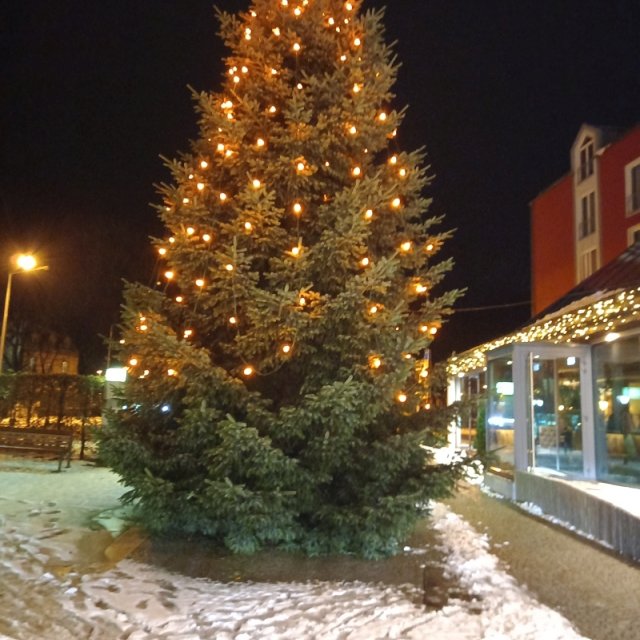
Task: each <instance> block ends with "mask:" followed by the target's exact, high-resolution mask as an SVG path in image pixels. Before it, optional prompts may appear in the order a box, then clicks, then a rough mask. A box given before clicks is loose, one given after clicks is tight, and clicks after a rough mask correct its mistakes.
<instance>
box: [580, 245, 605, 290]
mask: <svg viewBox="0 0 640 640" xmlns="http://www.w3.org/2000/svg"><path fill="white" fill-rule="evenodd" d="M598 254H599V252H598V248H597V247H590V248H589V249H585V250H584V251H581V252H580V257H579V262H578V268H579V270H580V272H579V274H578V276H579V282H582V281H583V280H584V279H585V278H588V277H589V276H590V275H591V274H592V273H595V272H596V271H597V270H598V269H599V266H600V260H599V255H598Z"/></svg>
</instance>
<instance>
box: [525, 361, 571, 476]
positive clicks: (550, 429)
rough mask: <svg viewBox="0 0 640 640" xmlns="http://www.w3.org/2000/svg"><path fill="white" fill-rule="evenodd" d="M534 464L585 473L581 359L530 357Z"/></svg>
mask: <svg viewBox="0 0 640 640" xmlns="http://www.w3.org/2000/svg"><path fill="white" fill-rule="evenodd" d="M528 365H529V366H528V368H529V381H530V393H529V400H530V402H529V406H530V412H531V415H530V424H531V440H532V441H531V457H532V460H531V463H532V466H533V467H538V468H544V469H553V470H555V471H560V472H565V473H573V474H576V473H577V474H582V471H583V451H582V427H583V425H582V414H583V412H582V406H581V395H580V390H581V389H580V358H579V357H577V356H574V355H569V356H563V357H557V356H551V355H548V354H547V355H536V354H535V353H534V352H532V353H530V354H529V363H528Z"/></svg>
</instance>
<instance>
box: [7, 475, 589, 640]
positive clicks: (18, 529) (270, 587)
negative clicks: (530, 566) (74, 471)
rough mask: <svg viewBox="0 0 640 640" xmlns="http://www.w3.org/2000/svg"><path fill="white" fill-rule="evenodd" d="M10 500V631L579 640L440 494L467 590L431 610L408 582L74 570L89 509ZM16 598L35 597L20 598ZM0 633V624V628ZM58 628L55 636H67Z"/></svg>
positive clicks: (200, 637)
mask: <svg viewBox="0 0 640 640" xmlns="http://www.w3.org/2000/svg"><path fill="white" fill-rule="evenodd" d="M16 477H17V474H16ZM105 477H106V476H105ZM85 488H86V487H85ZM13 489H15V492H14V496H15V498H17V497H18V494H19V492H18V489H17V488H16V487H14V488H13ZM31 495H33V494H31ZM60 495H62V494H60ZM102 495H104V497H105V500H103V501H102V503H101V504H100V505H99V507H98V508H97V509H95V510H94V513H95V511H99V510H103V511H104V510H105V509H109V507H110V506H115V505H113V504H112V505H110V503H109V501H108V500H107V499H106V498H107V495H108V492H106V491H104V492H103V494H102ZM15 498H14V501H6V500H4V501H3V500H0V509H1V510H2V512H3V515H4V519H3V521H2V522H1V523H0V581H1V582H2V584H4V585H11V589H8V590H7V591H6V592H5V593H3V599H2V601H0V621H1V620H2V619H3V618H4V619H6V620H11V621H12V624H11V628H12V629H13V630H14V631H15V630H16V629H21V630H22V631H21V632H20V634H19V635H18V636H16V637H21V638H26V637H29V638H39V637H47V633H44V632H39V631H37V630H38V629H43V628H48V627H43V625H50V627H51V628H57V629H60V630H64V629H69V628H73V629H76V630H78V634H79V635H78V637H80V635H81V636H82V637H96V638H98V637H99V638H104V639H105V640H108V639H109V638H113V639H114V640H115V639H116V638H125V637H126V638H129V639H130V640H152V639H157V638H164V639H167V640H190V639H193V640H196V639H197V640H210V639H211V640H212V639H216V640H224V639H227V638H228V639H229V640H240V639H244V640H258V639H260V640H262V639H263V638H269V640H300V639H302V638H322V639H323V640H375V639H382V638H402V639H403V640H424V639H425V638H429V640H445V639H446V640H489V639H491V640H585V639H584V638H583V636H580V635H579V634H578V633H577V632H576V631H575V630H574V628H573V627H572V625H571V624H570V623H569V622H568V621H567V620H566V618H564V617H562V616H561V615H560V614H559V613H557V612H555V611H553V610H552V609H550V608H548V607H546V606H544V605H542V604H541V603H540V602H538V601H537V600H536V599H535V598H534V597H533V596H532V595H531V594H530V593H529V592H528V591H527V590H526V589H525V588H524V587H522V586H521V585H519V584H518V583H517V582H516V581H515V579H514V578H513V577H512V576H510V575H509V574H508V573H507V572H506V571H505V569H504V568H503V567H502V566H501V564H500V562H499V560H498V558H497V557H496V556H494V555H493V554H492V553H491V552H490V541H489V539H488V537H487V536H486V535H484V534H480V533H479V532H478V531H477V530H476V529H474V528H473V527H472V526H471V525H470V524H469V523H468V522H466V521H465V520H464V519H462V518H460V517H459V516H457V515H455V514H454V513H452V512H451V511H450V510H449V509H448V508H447V507H446V506H444V505H442V504H439V503H436V504H434V505H433V512H432V523H433V526H434V527H435V528H436V530H437V532H438V534H439V539H440V544H441V545H442V548H443V550H444V551H445V555H446V566H445V574H446V575H448V576H450V577H453V578H455V580H456V581H457V582H458V583H459V584H460V585H461V587H462V588H463V590H464V591H465V592H466V594H468V596H469V597H463V596H459V597H458V596H455V597H451V598H450V600H449V602H448V603H447V604H446V605H445V606H444V607H442V608H440V609H438V610H433V611H428V610H426V609H425V607H423V606H420V605H418V604H416V603H415V601H413V600H412V599H411V598H410V594H408V592H407V590H406V589H402V588H401V587H397V586H385V585H382V584H369V583H364V582H335V581H333V582H329V581H327V582H321V581H314V582H306V583H301V582H278V583H247V582H232V583H222V582H215V581H212V580H207V579H196V578H190V577H186V576H183V575H180V574H176V573H171V572H169V571H166V570H164V569H160V568H157V567H154V566H150V565H147V564H142V563H139V562H134V561H131V560H123V561H120V562H118V563H117V564H115V565H113V566H111V567H108V568H106V569H105V567H106V565H102V566H97V567H94V568H93V570H92V571H82V570H80V569H79V568H78V567H76V566H74V562H75V560H74V559H75V558H76V557H77V556H76V555H75V554H76V552H77V546H78V543H79V541H81V540H82V539H85V538H83V536H86V535H87V533H89V530H88V528H87V525H88V521H89V519H88V518H87V517H86V513H85V512H82V513H84V514H85V515H83V516H82V518H81V517H80V516H81V515H82V514H79V513H76V512H73V514H72V516H73V517H72V518H71V520H72V521H73V522H72V524H69V522H68V520H67V519H65V517H63V516H64V515H65V509H66V506H65V505H63V504H62V502H63V499H62V498H60V499H59V500H58V501H56V500H55V499H50V500H49V499H45V500H43V501H42V502H40V503H38V501H36V500H31V501H29V502H26V501H21V500H16V499H15ZM69 500H70V502H72V503H73V506H74V508H79V503H78V502H77V501H75V499H74V500H72V499H71V497H70V498H69ZM82 506H84V504H82ZM54 508H55V510H54ZM58 509H59V510H61V512H62V513H60V512H58ZM36 510H38V511H39V512H40V513H38V514H37V515H36V514H34V515H33V516H31V517H29V512H30V511H33V512H34V511H36ZM83 518H84V519H83ZM80 521H82V522H85V524H83V525H79V524H77V522H80ZM105 535H106V534H105ZM421 551H423V550H421V549H420V548H419V547H411V549H410V550H409V551H407V553H411V554H417V553H420V552H421ZM25 598H26V601H27V602H28V601H29V598H32V599H33V603H37V606H28V607H25V606H24V603H25ZM34 629H35V630H36V631H34ZM81 630H82V632H81ZM3 631H4V628H2V626H1V625H0V637H2V632H3ZM42 633H44V635H42ZM61 633H62V635H59V637H60V638H61V639H62V640H65V639H66V638H67V637H69V636H67V635H64V633H66V632H63V631H61Z"/></svg>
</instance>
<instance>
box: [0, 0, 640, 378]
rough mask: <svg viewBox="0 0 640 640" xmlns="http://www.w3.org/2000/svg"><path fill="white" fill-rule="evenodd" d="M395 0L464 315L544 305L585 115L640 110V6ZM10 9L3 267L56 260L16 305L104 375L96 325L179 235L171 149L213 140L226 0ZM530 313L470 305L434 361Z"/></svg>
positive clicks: (112, 317) (404, 82) (67, 0)
mask: <svg viewBox="0 0 640 640" xmlns="http://www.w3.org/2000/svg"><path fill="white" fill-rule="evenodd" d="M275 1H276V0H274V2H275ZM385 4H386V5H387V16H386V20H385V24H386V26H387V34H388V40H390V41H392V40H397V41H398V42H397V45H396V51H397V53H398V57H399V60H400V61H401V62H402V65H403V66H402V69H401V71H400V76H399V81H398V84H397V85H396V94H397V96H398V98H397V101H396V106H402V105H405V104H408V105H409V107H410V109H409V112H408V115H407V118H406V120H405V124H404V125H403V127H402V129H401V131H400V135H399V142H400V146H401V147H402V148H407V149H409V148H415V147H418V146H424V147H425V148H426V150H427V153H428V156H429V160H430V162H431V165H432V167H433V170H434V172H435V173H436V175H437V179H436V181H435V183H434V185H433V187H432V189H431V193H432V195H433V196H434V198H435V203H434V208H433V211H434V212H436V213H444V214H446V226H447V227H455V228H457V230H458V231H457V234H456V237H455V239H454V240H453V241H451V242H450V243H449V245H448V246H447V247H446V253H447V255H452V256H453V257H454V259H455V261H456V269H455V272H454V273H453V274H452V276H451V277H450V278H449V281H448V282H449V285H450V286H451V287H454V286H455V287H463V286H466V287H468V288H469V291H468V294H467V296H466V298H465V299H464V300H463V301H462V302H461V303H460V305H459V306H461V307H465V308H468V307H478V306H486V305H500V304H506V303H512V302H521V301H525V300H528V299H529V209H528V203H529V202H530V200H531V199H532V198H533V197H534V196H535V195H536V194H537V193H539V192H540V191H541V190H542V189H543V188H544V187H546V186H547V185H549V184H550V183H551V182H553V181H554V180H556V179H557V178H559V177H561V176H562V175H563V174H564V173H565V172H566V171H567V170H568V164H569V156H568V153H569V147H570V145H571V143H572V142H573V139H574V137H575V135H576V134H577V131H578V129H579V127H580V125H581V124H582V123H583V122H590V123H593V124H602V125H611V126H619V127H622V128H626V127H629V126H631V125H633V124H635V123H636V122H637V121H638V120H640V32H639V30H638V25H640V2H639V1H638V0H598V1H596V0H536V1H534V0H395V1H391V0H388V1H387V2H383V1H378V0H369V1H368V2H366V3H365V6H369V7H373V6H376V7H378V6H383V5H385ZM12 5H14V6H12V7H10V8H9V9H8V13H7V12H6V10H5V18H4V19H3V20H2V26H1V27H0V28H1V29H2V32H1V33H0V47H1V51H0V57H1V62H0V69H1V71H2V75H1V76H0V80H1V82H2V87H3V91H2V94H3V99H2V103H1V107H0V214H1V217H0V220H1V222H2V227H1V228H2V231H1V233H0V260H2V261H3V262H2V263H1V264H7V259H8V256H9V255H10V254H11V253H12V252H13V251H14V250H16V249H23V248H35V249H38V250H39V251H40V252H41V255H42V256H43V260H46V261H47V262H48V264H49V265H50V267H51V270H50V272H48V273H42V274H38V275H36V274H33V275H30V276H28V277H27V276H21V280H20V283H19V284H16V303H15V304H16V313H19V311H20V304H21V299H22V302H23V303H24V304H25V305H27V304H28V300H31V304H32V305H33V304H34V300H35V301H36V303H37V304H36V307H25V308H30V309H37V312H38V313H40V314H42V315H43V316H45V317H46V316H47V314H48V315H49V316H52V317H55V318H56V319H57V320H58V321H59V323H60V327H61V329H62V330H65V331H67V332H68V333H70V334H71V335H72V336H73V337H74V338H75V339H76V341H77V342H78V343H79V344H80V346H81V347H82V348H83V351H84V352H85V356H86V358H85V361H86V365H87V366H88V367H89V366H90V367H94V366H99V364H100V357H101V356H102V357H103V355H104V352H103V351H101V344H100V342H99V341H98V340H96V339H95V336H96V335H97V334H99V333H101V334H107V333H108V331H109V326H110V325H111V324H112V323H114V322H116V321H117V319H118V307H119V304H120V292H121V278H123V277H126V278H129V279H135V280H141V281H143V282H148V281H149V279H150V277H151V272H152V269H153V261H154V256H153V252H152V250H151V247H150V245H149V243H148V242H147V237H148V236H149V235H159V234H161V233H162V230H161V227H160V226H159V223H158V221H157V218H156V215H155V212H154V211H153V209H152V208H151V207H150V206H149V203H151V202H155V201H156V196H155V190H154V187H153V184H154V183H158V182H161V181H162V180H166V179H167V178H168V176H167V173H166V171H165V169H164V167H163V166H162V162H161V160H160V159H159V155H161V154H162V155H165V156H169V157H173V156H175V155H176V153H177V152H178V151H179V150H183V149H187V147H188V140H189V139H190V138H193V137H194V136H195V135H196V118H195V115H194V112H193V107H192V103H191V98H190V94H189V91H188V89H187V85H191V86H193V87H195V88H196V89H213V90H215V89H217V88H218V86H219V80H220V77H221V75H222V69H223V65H222V56H223V55H224V50H223V48H222V45H221V43H220V41H219V39H218V37H217V35H216V31H217V26H216V23H215V20H214V15H213V6H212V2H211V0H126V1H125V0H111V1H110V2H88V1H87V0H83V1H80V0H56V1H55V2H51V0H23V1H22V2H15V3H12ZM218 6H220V7H221V8H223V9H228V10H230V11H234V10H237V9H245V8H246V7H247V6H248V2H247V1H242V0H219V2H218ZM5 9H6V8H5ZM1 273H2V269H0V274H1ZM2 279H3V280H4V275H2ZM0 290H1V289H0ZM12 304H13V303H12ZM12 313H13V308H12ZM527 317H528V309H527V308H526V307H514V308H512V309H503V310H493V311H482V312H473V313H468V312H464V313H459V314H458V315H457V316H456V317H455V318H454V320H452V322H451V323H450V324H449V326H448V327H446V328H445V330H444V331H443V333H442V336H441V338H440V340H439V341H438V342H439V347H438V348H437V349H436V353H437V354H438V355H440V356H442V355H444V354H446V353H447V352H449V351H450V350H452V349H455V350H458V351H459V350H461V349H464V348H467V347H469V346H472V345H473V344H475V343H477V342H479V341H482V340H485V339H488V338H490V337H493V336H495V335H498V334H499V333H501V332H503V331H506V330H509V329H511V328H513V327H514V326H516V325H517V324H519V323H522V322H524V321H525V320H526V319H527Z"/></svg>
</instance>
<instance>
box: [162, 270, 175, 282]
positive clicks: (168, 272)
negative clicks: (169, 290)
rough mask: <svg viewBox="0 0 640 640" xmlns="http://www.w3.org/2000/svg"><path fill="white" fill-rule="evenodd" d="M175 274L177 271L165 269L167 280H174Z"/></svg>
mask: <svg viewBox="0 0 640 640" xmlns="http://www.w3.org/2000/svg"><path fill="white" fill-rule="evenodd" d="M174 275H175V273H173V271H165V272H164V277H165V278H166V279H167V280H173V276H174Z"/></svg>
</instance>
